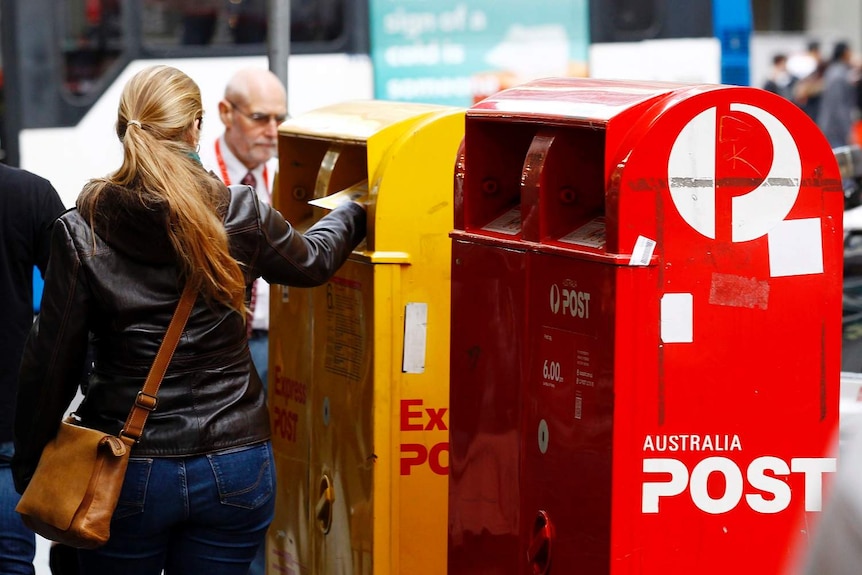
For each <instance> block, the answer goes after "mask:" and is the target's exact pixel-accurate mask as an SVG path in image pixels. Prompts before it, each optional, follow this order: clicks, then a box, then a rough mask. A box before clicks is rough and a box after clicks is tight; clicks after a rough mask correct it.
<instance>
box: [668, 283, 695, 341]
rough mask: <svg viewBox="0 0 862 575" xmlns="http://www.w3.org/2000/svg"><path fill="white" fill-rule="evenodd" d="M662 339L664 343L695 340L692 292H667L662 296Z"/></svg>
mask: <svg viewBox="0 0 862 575" xmlns="http://www.w3.org/2000/svg"><path fill="white" fill-rule="evenodd" d="M661 340H662V342H664V343H691V342H692V341H694V297H693V296H692V294H690V293H666V294H664V295H663V296H662V298H661Z"/></svg>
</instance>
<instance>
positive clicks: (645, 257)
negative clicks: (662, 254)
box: [629, 236, 655, 266]
mask: <svg viewBox="0 0 862 575" xmlns="http://www.w3.org/2000/svg"><path fill="white" fill-rule="evenodd" d="M654 250H655V240H651V239H649V238H645V237H643V236H638V239H637V241H635V247H634V248H633V249H632V257H631V258H630V259H629V265H630V266H646V265H649V261H650V260H651V259H652V253H653V251H654Z"/></svg>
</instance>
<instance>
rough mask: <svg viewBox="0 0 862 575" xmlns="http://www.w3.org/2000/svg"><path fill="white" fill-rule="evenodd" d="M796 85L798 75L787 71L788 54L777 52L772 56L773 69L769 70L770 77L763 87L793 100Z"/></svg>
mask: <svg viewBox="0 0 862 575" xmlns="http://www.w3.org/2000/svg"><path fill="white" fill-rule="evenodd" d="M795 85H796V77H795V76H794V75H793V74H791V73H790V72H788V71H787V55H786V54H775V55H774V56H773V57H772V69H771V70H770V71H769V77H768V78H767V80H766V82H765V83H764V84H763V89H764V90H766V91H767V92H772V93H773V94H778V95H779V96H781V97H783V98H787V99H788V100H792V99H793V88H794V86H795Z"/></svg>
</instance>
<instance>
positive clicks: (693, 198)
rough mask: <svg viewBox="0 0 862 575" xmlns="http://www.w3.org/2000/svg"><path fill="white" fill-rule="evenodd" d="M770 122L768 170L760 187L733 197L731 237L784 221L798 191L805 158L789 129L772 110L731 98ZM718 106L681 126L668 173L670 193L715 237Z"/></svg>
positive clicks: (757, 233) (685, 214) (691, 220)
mask: <svg viewBox="0 0 862 575" xmlns="http://www.w3.org/2000/svg"><path fill="white" fill-rule="evenodd" d="M730 109H731V111H739V112H743V113H745V114H748V115H750V116H752V117H754V118H755V119H756V120H758V121H759V122H760V123H761V124H763V126H764V127H765V128H766V131H767V133H768V134H769V137H770V139H771V140H772V146H773V158H772V165H771V166H770V168H769V173H768V174H767V175H766V177H765V178H764V179H763V181H762V182H761V183H760V185H758V186H757V187H756V188H755V189H753V190H752V191H750V192H748V193H747V194H743V195H741V196H736V197H734V198H733V199H732V202H731V210H732V213H731V225H732V230H731V240H732V241H734V242H745V241H749V240H754V239H757V238H759V237H761V236H763V235H765V234H767V233H768V232H769V231H770V230H771V229H772V228H773V227H774V226H775V225H776V224H778V223H780V222H782V221H783V220H784V218H786V217H787V214H789V213H790V210H791V209H792V208H793V205H794V204H795V203H796V198H797V196H798V195H799V185H800V177H801V175H802V161H801V159H800V157H799V149H798V148H797V147H796V143H795V142H794V141H793V137H792V136H791V135H790V132H789V131H788V130H787V128H786V127H785V126H784V124H782V123H781V122H780V121H778V119H777V118H776V117H775V116H773V115H772V114H770V113H768V112H766V111H765V110H762V109H760V108H757V107H755V106H751V105H749V104H739V103H736V104H731V105H730ZM716 116H717V111H716V108H715V107H712V108H709V109H707V110H704V111H703V112H701V113H700V114H698V115H697V116H695V117H694V118H692V119H691V121H689V123H688V124H686V125H685V127H684V128H683V129H682V130H681V131H680V133H679V135H678V136H677V137H676V140H675V141H674V143H673V148H671V152H670V158H669V160H668V166H667V173H668V182H669V184H670V195H671V199H672V200H673V203H674V205H675V206H676V209H677V210H678V211H679V214H680V216H682V218H683V219H684V220H685V221H686V222H687V223H688V224H689V225H690V226H691V227H693V228H694V229H695V230H697V231H698V232H700V233H701V234H703V235H704V236H706V237H708V238H711V239H715V193H716V170H715V160H716V138H717V134H716Z"/></svg>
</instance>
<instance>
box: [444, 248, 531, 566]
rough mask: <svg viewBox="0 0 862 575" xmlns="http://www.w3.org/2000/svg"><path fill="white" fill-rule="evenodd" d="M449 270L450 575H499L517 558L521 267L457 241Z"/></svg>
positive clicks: (517, 255)
mask: <svg viewBox="0 0 862 575" xmlns="http://www.w3.org/2000/svg"><path fill="white" fill-rule="evenodd" d="M452 261H453V265H452V295H453V300H452V304H453V305H452V317H453V319H454V318H457V328H456V327H455V325H454V324H453V329H452V339H451V350H452V355H451V366H452V369H451V376H450V380H451V384H450V399H449V406H450V410H451V411H450V418H449V425H450V434H449V568H448V573H449V575H472V574H474V573H477V572H480V571H482V572H487V573H504V572H509V571H507V569H511V568H513V567H514V566H516V565H518V564H519V563H521V562H522V561H520V559H521V558H522V557H523V555H524V548H523V543H522V542H520V541H519V537H520V534H519V527H518V517H519V512H520V507H521V504H520V498H521V486H520V481H519V476H520V460H521V457H520V452H521V441H522V437H521V427H522V419H523V414H522V406H523V389H522V387H521V381H522V379H523V373H524V345H525V343H524V336H525V335H526V331H525V328H526V313H525V309H524V304H525V301H526V300H525V296H526V278H527V270H526V259H525V258H524V253H523V252H522V251H516V250H512V249H507V248H506V247H504V246H502V245H499V244H498V245H482V244H472V243H467V242H463V241H458V240H456V241H455V242H454V244H453V256H452ZM486 569H487V570H486Z"/></svg>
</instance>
